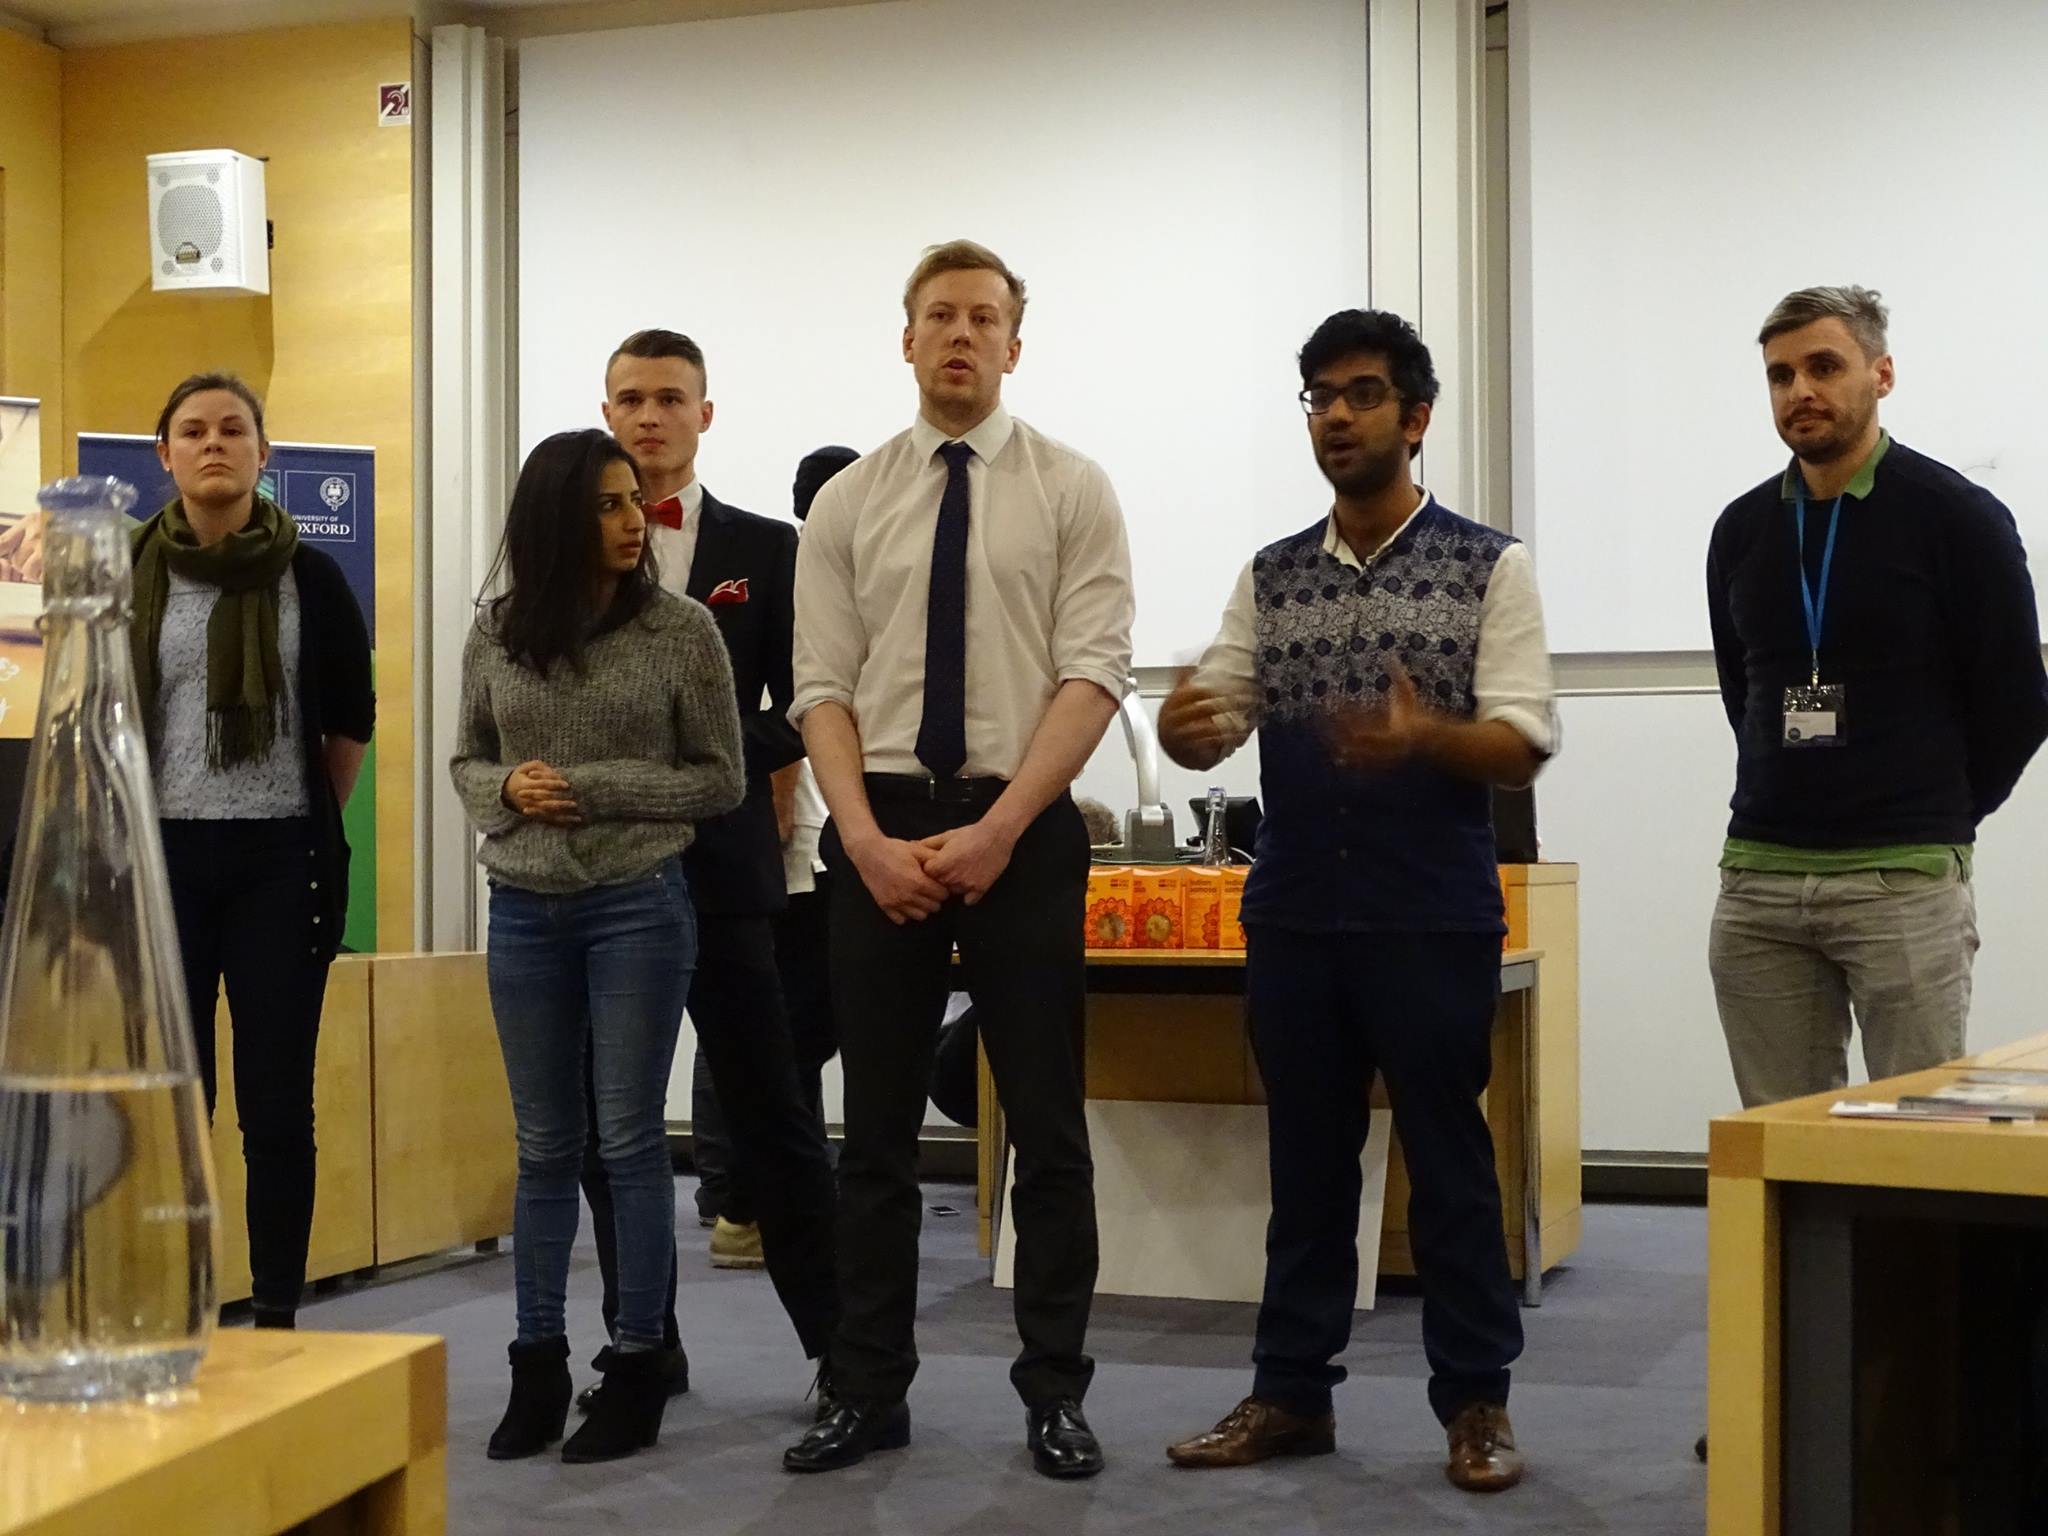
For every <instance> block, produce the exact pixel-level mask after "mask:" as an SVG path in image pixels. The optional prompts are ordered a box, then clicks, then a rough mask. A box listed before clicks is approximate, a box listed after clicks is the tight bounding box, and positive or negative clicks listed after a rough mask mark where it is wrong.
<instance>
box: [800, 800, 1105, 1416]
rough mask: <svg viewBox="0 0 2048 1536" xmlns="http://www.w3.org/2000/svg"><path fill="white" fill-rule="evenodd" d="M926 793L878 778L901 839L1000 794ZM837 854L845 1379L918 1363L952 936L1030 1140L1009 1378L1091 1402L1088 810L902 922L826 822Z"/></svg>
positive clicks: (952, 822)
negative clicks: (928, 1181) (984, 879)
mask: <svg viewBox="0 0 2048 1536" xmlns="http://www.w3.org/2000/svg"><path fill="white" fill-rule="evenodd" d="M996 787H997V788H999V787H1000V786H996ZM913 793H914V792H909V791H906V790H905V789H904V788H902V787H901V786H900V785H897V784H893V783H891V782H890V781H888V780H885V779H878V778H875V777H870V779H869V781H868V796H869V800H870V802H871V803H872V805H873V807H874V812H875V817H876V820H877V821H879V822H880V823H881V826H882V830H883V831H884V832H886V833H887V834H888V835H889V836H891V837H899V838H908V839H915V838H923V837H929V836H931V835H933V834H934V833H937V832H940V831H944V830H945V829H947V828H950V827H958V826H964V825H966V824H968V823H970V822H973V821H975V820H977V819H978V818H979V817H980V815H981V813H982V811H983V810H984V809H985V808H986V804H987V803H989V802H990V801H992V800H993V793H990V794H989V795H988V796H987V797H986V799H985V800H983V801H982V802H981V803H979V804H935V803H933V802H932V801H931V800H929V799H926V798H923V797H917V798H912V797H911V796H912V794H913ZM824 857H825V860H826V862H827V863H828V864H830V865H831V866H832V875H833V900H832V938H831V944H832V1001H833V1013H834V1017H835V1018H836V1019H837V1020H838V1023H839V1048H840V1059H841V1065H842V1069H843V1070H844V1072H845V1075H846V1140H845V1143H844V1145H843V1147H842V1148H841V1151H840V1155H839V1223H840V1225H839V1256H840V1276H841V1282H842V1286H843V1291H842V1296H843V1303H844V1308H845V1316H844V1320H843V1321H842V1322H841V1324H840V1328H839V1334H838V1337H837V1339H836V1341H835V1342H834V1344H833V1346H832V1368H833V1375H834V1377H835V1379H836V1381H837V1384H838V1386H839V1389H840V1391H841V1392H842V1393H844V1394H845V1395H846V1396H848V1397H852V1398H869V1399H875V1400H881V1401H889V1400H893V1399H896V1398H900V1397H902V1396H903V1395H904V1393H905V1392H906V1391H907V1390H908V1389H909V1386H910V1382H911V1378H912V1377H913V1376H915V1375H916V1373H917V1346H916V1342H915V1338H914V1324H915V1319H916V1314H917V1240H918V1229H919V1225H920V1222H921V1218H922V1215H923V1200H922V1196H921V1194H920V1192H919V1189H918V1183H917V1141H918V1130H919V1127H920V1126H921V1125H922V1124H923V1123H924V1106H925V1090H926V1086H927V1085H928V1084H929V1082H930V1081H931V1071H932V1056H933V1050H934V1046H935V1043H936V1040H937V1037H938V1032H939V1021H940V1019H941V1018H942V1017H943V1015H944V1013H945V1006H946V995H947V993H948V992H949V991H950V990H951V988H952V985H953V977H952V975H951V972H952V964H951V961H952V954H953V947H954V945H955V944H956V943H957V944H958V945H959V948H960V957H961V963H962V970H963V973H964V974H963V976H962V980H964V982H965V985H966V989H967V990H968V991H970V992H972V993H973V994H974V997H975V999H976V1001H977V1017H978V1019H979V1021H980V1025H981V1037H982V1042H983V1045H984V1047H985V1048H986V1050H987V1051H988V1058H989V1066H990V1068H991V1070H992V1071H993V1072H994V1074H995V1081H996V1088H997V1091H998V1092H999V1093H1000V1095H1001V1096H1002V1102H1003V1107H1004V1110H1005V1113H1006V1117H1007V1120H1008V1125H1009V1133H1010V1139H1011V1141H1012V1143H1013V1144H1014V1146H1015V1148H1016V1157H1017V1164H1016V1167H1017V1179H1016V1187H1015V1190H1014V1192H1013V1193H1012V1195H1011V1197H1010V1219H1011V1220H1012V1221H1014V1222H1015V1223H1016V1229H1017V1290H1016V1302H1015V1306H1016V1317H1017V1333H1018V1336H1019V1338H1020V1339H1021V1340H1022V1343H1023V1349H1022V1352H1021V1353H1020V1354H1019V1355H1018V1357H1017V1362H1016V1364H1015V1365H1014V1366H1013V1367H1012V1368H1011V1371H1010V1380H1011V1382H1012V1383H1013V1384H1014V1385H1015V1387H1016V1389H1017V1392H1018V1394H1019V1395H1020V1396H1021V1397H1022V1398H1023V1399H1024V1401H1025V1402H1026V1403H1027V1404H1030V1405H1034V1406H1035V1405H1039V1404H1044V1403H1048V1402H1052V1401H1055V1400H1057V1399H1059V1398H1063V1397H1073V1398H1079V1397H1081V1396H1082V1395H1083V1394H1084V1393H1085V1392H1086V1391H1087V1388H1088V1382H1089V1379H1090V1377H1091V1376H1092V1375H1093V1374H1094V1369H1095V1363H1094V1361H1092V1360H1090V1359H1089V1358H1088V1356H1087V1355H1086V1354H1084V1353H1083V1352H1082V1346H1083V1344H1084V1343H1085V1342H1086V1338H1087V1332H1088V1311H1089V1305H1090V1303H1091V1301H1092V1300H1093V1298H1094V1292H1095V1266H1096V1245H1095V1188H1094V1178H1095V1168H1094V1163H1093V1161H1092V1159H1091V1158H1090V1156H1089V1151H1088V1124H1087V1121H1086V1119H1085V1118H1084V1116H1083V1112H1082V1081H1081V1076H1082V1068H1081V1058H1080V1055H1079V1053H1078V1052H1077V1051H1076V1050H1075V1049H1074V1041H1075V1039H1076V1038H1077V1036H1078V1034H1079V1031H1080V1028H1081V1020H1082V1017H1083V1008H1084V1003H1085V997H1086V977H1085V971H1084V963H1083V958H1082V924H1081V917H1082V911H1083V905H1084V903H1083V897H1084V895H1085V893H1086V890H1087V884H1088V834H1087V832H1086V831H1085V830H1084V829H1083V827H1082V825H1081V814H1080V812H1079V811H1077V810H1075V809H1074V803H1073V801H1072V800H1070V799H1068V798H1067V797H1066V796H1064V795H1062V796H1061V797H1060V798H1059V799H1058V800H1057V801H1055V802H1054V803H1053V804H1052V805H1051V806H1050V807H1048V808H1047V809H1046V811H1045V812H1044V813H1043V814H1042V815H1040V816H1039V817H1038V819H1037V820H1036V821H1034V822H1033V823H1032V824H1031V826H1030V827H1029V828H1028V829H1026V831H1025V833H1024V835H1023V836H1022V837H1021V838H1019V839H1018V841H1017V846H1016V849H1015V851H1014V852H1013V853H1012V854H1011V857H1010V864H1009V868H1008V869H1006V870H1005V871H1004V873H1003V875H1002V877H1001V878H1000V879H999V880H997V881H996V883H995V885H994V886H993V887H992V888H991V889H990V891H989V892H988V894H987V895H986V896H985V897H984V898H983V899H982V900H981V901H980V903H979V904H977V905H975V906H972V907H970V906H966V905H964V904H963V903H961V902H958V901H951V902H948V903H947V904H946V905H945V906H944V907H943V908H942V909H941V910H940V911H939V912H938V913H937V914H936V915H934V916H932V917H930V918H927V919H925V920H924V921H922V922H913V923H906V924H903V925H901V926H898V925H897V924H895V923H892V922H891V921H890V920H889V919H888V917H886V916H885V915H884V914H883V913H882V911H881V909H880V908H879V907H877V906H876V905H875V902H874V899H873V898H872V897H871V896H870V895H869V894H868V890H867V887H866V885H865V884H863V883H862V881H861V878H860V875H859V873H858V871H856V870H855V869H854V868H853V867H852V866H851V865H850V864H849V863H848V862H847V861H846V855H845V851H844V849H843V848H842V847H841V845H840V843H839V838H838V834H837V833H836V832H835V831H834V830H833V829H832V828H830V827H828V828H827V829H826V833H825V840H824Z"/></svg>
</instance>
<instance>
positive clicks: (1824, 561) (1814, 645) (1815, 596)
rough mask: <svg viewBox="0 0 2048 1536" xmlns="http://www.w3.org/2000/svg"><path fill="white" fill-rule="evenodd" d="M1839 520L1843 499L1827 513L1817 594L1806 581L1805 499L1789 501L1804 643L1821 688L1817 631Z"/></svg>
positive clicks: (1823, 616)
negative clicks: (1803, 612) (1803, 614)
mask: <svg viewBox="0 0 2048 1536" xmlns="http://www.w3.org/2000/svg"><path fill="white" fill-rule="evenodd" d="M1841 520H1842V498H1841V497H1840V496H1837V497H1836V498H1835V504H1834V506H1833V507H1831V508H1830V509H1829V511H1828V541H1827V543H1826V544H1824V545H1822V546H1821V551H1820V591H1819V592H1818V593H1816V592H1815V591H1814V589H1813V586H1812V584H1811V583H1810V582H1808V581H1807V579H1806V497H1805V496H1803V495H1800V494H1796V493H1795V494H1794V496H1793V498H1792V526H1793V527H1794V528H1796V529H1797V530H1798V532H1799V597H1800V600H1801V601H1802V602H1804V603H1805V605H1806V643H1807V645H1808V646H1809V647H1810V648H1811V649H1812V651H1813V686H1814V687H1816V688H1818V687H1819V686H1820V628H1821V624H1822V622H1823V621H1824V620H1825V619H1826V618H1827V612H1828V573H1829V572H1830V571H1831V570H1832V569H1833V568H1834V564H1835V528H1836V526H1837V525H1838V524H1839V523H1840V522H1841Z"/></svg>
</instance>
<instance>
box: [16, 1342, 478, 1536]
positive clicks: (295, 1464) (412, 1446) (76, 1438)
mask: <svg viewBox="0 0 2048 1536" xmlns="http://www.w3.org/2000/svg"><path fill="white" fill-rule="evenodd" d="M447 1424H448V1388H447V1361H446V1357H445V1354H444V1351H443V1348H442V1344H441V1341H440V1340H439V1339H429V1338H417V1337H408V1336H404V1335H398V1334H346V1333H285V1332H256V1331H253V1330H249V1329H232V1330H227V1331H224V1332H221V1333H218V1334H216V1335H215V1336H214V1340H213V1347H212V1348H211V1349H210V1350H209V1351H208V1353H207V1356H206V1360H205V1363H204V1364H203V1365H201V1367H200V1369H199V1375H198V1377H197V1379H196V1380H195V1381H194V1382H193V1384H192V1387H191V1388H190V1390H188V1391H186V1392H182V1393H179V1394H176V1396H175V1398H174V1399H173V1400H172V1401H170V1402H168V1403H166V1404H164V1405H162V1406H153V1405H144V1404H119V1405H107V1406H101V1407H95V1408H91V1409H78V1408H72V1407H56V1406H43V1405H37V1406H32V1407H30V1406H20V1405H16V1404H14V1403H11V1402H9V1401H7V1400H5V1399H0V1536H277V1533H280V1532H284V1531H291V1530H294V1528H296V1527H301V1526H304V1528H305V1531H306V1536H438V1533H440V1532H442V1531H444V1530H445V1529H446V1527H447V1509H448V1468H447V1450H446V1444H447Z"/></svg>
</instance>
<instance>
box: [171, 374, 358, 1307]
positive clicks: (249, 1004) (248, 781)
mask: <svg viewBox="0 0 2048 1536" xmlns="http://www.w3.org/2000/svg"><path fill="white" fill-rule="evenodd" d="M156 449H157V456H158V458H160V459H161V460H162V461H163V465H164V468H165V469H166V470H167V471H169V473H170V476H171V479H172V480H173V482H175V484H176V485H177V488H178V494H177V496H176V497H175V498H174V499H173V500H172V501H171V502H170V503H169V504H168V505H166V506H165V507H164V508H163V509H162V510H161V511H159V512H158V513H156V515H155V516H153V517H151V518H150V519H149V520H148V521H146V522H144V523H142V524H141V525H140V526H139V527H138V528H137V529H136V530H135V545H134V548H135V620H134V625H133V628H132V630H131V632H130V638H131V644H132V646H133V650H134V656H135V676H136V682H137V685H138V690H139V692H140V695H141V704H142V718H143V723H144V726H145V728H146V729H147V731H148V734H149V748H150V763H151V767H152V769H153V771H154V777H155V780H156V794H157V810H158V813H159V815H160V816H161V818H162V825H163V842H164V857H165V860H166V862H167V864H168V865H169V868H170V877H171V904H172V906H173V907H174V908H175V909H176V911H177V919H178V942H179V947H180V948H181V949H182V951H183V954H184V962H185V985H186V989H187V991H188V993H189V995H190V998H191V1004H192V1023H193V1031H194V1033H195V1035H196V1036H197V1037H198V1038H197V1044H198V1047H199V1061H200V1071H201V1075H202V1076H203V1078H204V1080H205V1084H206V1105H207V1111H208V1113H209V1114H210V1113H212V1110H213V1104H214V1099H215V1091H216V1084H217V1075H216V1072H215V1064H214V1002H215V999H216V997H217V996H218V995H219V991H220V986H221V982H222V980H223V979H225V980H226V983H227V995H228V1013H229V1017H230V1020H231V1023H232V1029H233V1033H232V1038H233V1049H234V1066H235V1103H236V1106H237V1109H238V1111H239V1114H240V1119H241V1127H242V1155H243V1158H244V1160H245V1161H246V1162H247V1164H248V1172H249V1179H248V1207H247V1209H248V1227H249V1269H250V1273H251V1276H252V1285H251V1292H252V1296H251V1300H252V1302H253V1305H254V1308H255V1314H256V1324H257V1326H258V1327H274V1328H289V1327H291V1326H292V1325H293V1322H294V1318H295V1314H296V1312H297V1309H298V1304H299V1292H300V1291H301V1289H302V1288H303V1287H304V1285H305V1279H306V1243H307V1239H308V1237H309V1235H310V1233H311V1230H312V1225H313V1185H314V1144H313V1057H314V1048H315V1044H316V1042H317V1040H318V1037H319V1032H320V1006H321V1002H322V1000H323V998H324V996H325V994H326V990H327V967H328V963H329V962H330V961H331V960H332V959H333V958H334V954H335V951H336V950H337V949H338V948H339V947H340V944H341V930H342V924H343V922H344V920H345V918H346V915H347V911H348V843H347V841H346V839H345V838H344V837H343V835H342V829H341V808H342V806H343V805H344V804H346V803H347V801H348V796H349V792H350V791H351V790H352V789H354V787H355V781H356V775H357V773H358V772H359V771H360V770H361V768H362V763H363V753H364V749H365V748H366V746H367V745H368V743H369V740H370V729H371V724H372V721H373V719H374V717H375V713H376V700H375V696H374V695H373V694H372V693H371V690H370V642H369V636H368V634H367V632H366V631H365V629H364V626H363V615H362V610H361V609H360V608H358V607H357V606H356V601H355V598H354V596H353V594H351V593H350V591H349V589H348V583H347V581H346V580H345V579H344V578H343V576H342V574H341V568H340V567H339V566H337V565H336V564H335V563H334V561H333V560H332V559H331V558H329V557H328V556H327V555H326V554H324V553H322V552H321V551H320V550H317V549H315V548H313V547H312V546H311V545H309V544H305V543H302V542H301V541H300V539H299V536H298V530H297V528H296V527H294V525H293V523H292V520H291V518H290V517H289V516H288V515H287V514H286V513H285V511H284V510H283V508H281V507H279V506H278V505H277V504H276V503H275V502H273V501H271V500H270V499H269V498H268V497H266V496H263V495H262V494H260V493H259V491H258V489H257V486H258V483H259V480H260V478H261V476H262V472H263V466H264V465H265V463H266V462H268V460H269V458H270V443H269V440H268V439H267V438H266V437H265V436H264V431H263V405H262V402H261V401H259V400H258V399H257V398H256V395H255V392H254V391H253V390H251V389H250V388H249V386H248V385H247V384H245V383H243V382H242V381H241V380H240V379H238V378H236V377H234V376H233V375H232V374H225V373H205V374H196V375H194V376H193V377H191V378H189V379H187V380H185V381H184V383H182V384H180V385H179V386H178V387H177V388H176V389H175V390H173V391H172V392H171V398H170V401H169V402H168V403H167V404H166V405H165V406H164V409H163V414H162V415H161V416H160V417H159V418H158V419H157V425H156Z"/></svg>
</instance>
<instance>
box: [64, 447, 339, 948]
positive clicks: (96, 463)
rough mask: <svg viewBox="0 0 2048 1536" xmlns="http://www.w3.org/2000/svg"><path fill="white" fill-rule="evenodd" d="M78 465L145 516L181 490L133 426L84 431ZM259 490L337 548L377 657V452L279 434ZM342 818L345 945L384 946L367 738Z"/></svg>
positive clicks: (312, 535)
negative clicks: (123, 486) (127, 493)
mask: <svg viewBox="0 0 2048 1536" xmlns="http://www.w3.org/2000/svg"><path fill="white" fill-rule="evenodd" d="M78 472H79V473H80V474H81V475H112V476H114V477H115V478H116V479H119V480H126V481H127V482H128V483H129V484H130V485H132V486H134V487H135V489H136V492H137V497H136V502H135V515H136V516H137V517H138V518H144V517H148V516H149V515H150V514H151V513H153V512H155V511H156V510H157V508H159V507H161V506H162V505H163V504H164V503H165V502H167V501H169V500H170V499H171V498H172V497H173V496H174V495H176V494H177V488H176V487H175V486H174V485H172V483H171V477H170V475H169V474H168V473H167V472H166V471H165V470H164V467H163V465H162V463H161V462H159V460H158V459H157V456H156V440H155V439H154V438H151V437H148V436H146V435H141V434H136V433H127V432H81V433H79V434H78ZM259 489H260V490H261V491H262V493H263V494H264V495H265V496H268V497H269V498H270V499H271V500H272V501H274V502H276V503H277V504H278V505H279V506H281V507H283V508H284V509H285V511H287V512H289V513H290V514H291V516H292V521H293V522H295V523H297V524H298V525H299V537H300V538H302V539H304V540H305V541H306V542H307V543H308V544H314V545H317V546H319V547H320V548H321V549H322V550H325V551H326V552H327V553H328V554H329V555H332V556H333V557H334V562H335V564H337V565H339V566H340V567H341V574H342V575H343V577H345V578H346V579H347V581H348V585H349V590H350V591H351V592H353V593H354V594H355V599H356V605H357V606H358V607H360V608H361V609H362V610H363V622H364V624H365V625H367V626H368V627H369V631H370V655H371V665H372V667H373V668H374V667H375V664H376V651H377V560H376V555H377V519H376V512H377V454H376V450H375V449H373V448H357V447H348V446H344V445H339V444H333V443H272V444H271V445H270V462H269V464H267V465H266V466H265V467H264V470H263V479H262V481H261V484H260V486H259ZM342 822H343V824H344V826H346V828H347V829H348V842H349V849H350V860H349V882H348V884H349V894H348V927H347V928H346V929H345V930H344V932H343V937H342V947H343V948H344V949H347V950H355V951H358V952H367V951H370V950H373V949H375V948H376V947H377V744H376V743H375V742H374V741H373V742H371V743H370V751H369V754H368V755H367V756H366V757H365V758H364V759H363V772H362V776H361V778H359V779H358V780H357V781H356V792H355V794H354V795H353V796H352V797H351V798H350V800H349V803H348V808H347V810H346V811H345V812H344V813H343V816H342Z"/></svg>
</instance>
